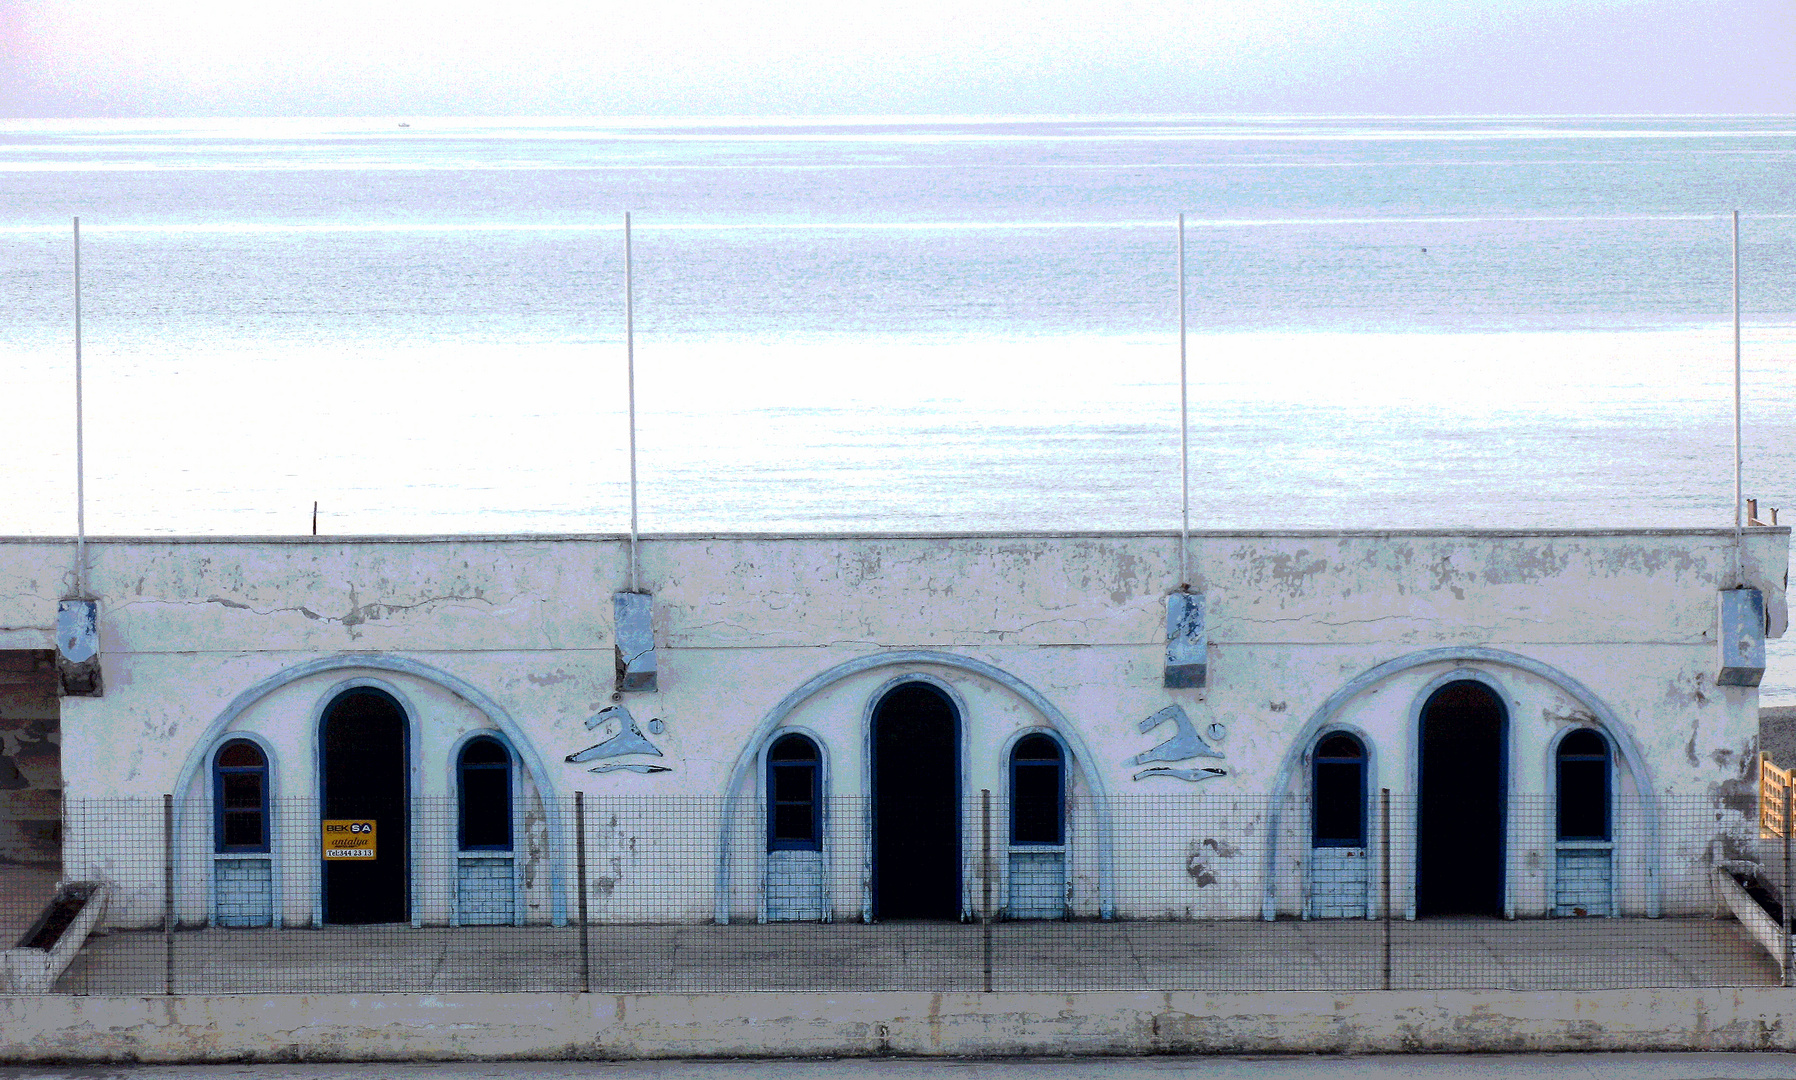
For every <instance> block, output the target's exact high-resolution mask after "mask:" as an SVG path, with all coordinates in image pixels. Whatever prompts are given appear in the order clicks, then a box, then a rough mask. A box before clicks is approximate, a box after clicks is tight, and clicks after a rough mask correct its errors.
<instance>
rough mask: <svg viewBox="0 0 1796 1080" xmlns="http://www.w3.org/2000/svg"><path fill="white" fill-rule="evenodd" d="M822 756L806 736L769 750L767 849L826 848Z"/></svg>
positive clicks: (786, 738)
mask: <svg viewBox="0 0 1796 1080" xmlns="http://www.w3.org/2000/svg"><path fill="white" fill-rule="evenodd" d="M822 798H823V755H822V754H821V753H819V752H818V750H817V744H816V743H814V742H812V741H811V740H810V739H808V738H806V737H805V736H803V735H785V736H782V737H781V738H780V740H779V741H778V742H776V743H774V744H773V745H772V746H771V747H769V748H768V750H767V850H769V851H821V850H823V822H822V815H821V814H820V813H819V812H818V811H819V805H818V804H819V803H820V802H821V800H822Z"/></svg>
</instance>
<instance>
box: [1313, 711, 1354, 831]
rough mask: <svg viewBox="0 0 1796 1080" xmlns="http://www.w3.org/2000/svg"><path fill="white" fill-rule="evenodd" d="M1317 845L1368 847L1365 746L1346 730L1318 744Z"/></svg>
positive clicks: (1316, 781) (1316, 779)
mask: <svg viewBox="0 0 1796 1080" xmlns="http://www.w3.org/2000/svg"><path fill="white" fill-rule="evenodd" d="M1315 766H1316V776H1315V808H1314V809H1315V820H1314V828H1313V830H1312V836H1311V843H1312V845H1313V846H1315V847H1319V848H1327V847H1365V846H1366V748H1365V747H1364V746H1361V745H1360V741H1359V740H1358V739H1356V738H1354V737H1353V736H1351V735H1348V734H1346V733H1345V732H1336V733H1335V734H1333V735H1329V736H1327V737H1326V738H1324V739H1323V740H1322V741H1321V742H1320V743H1319V744H1317V746H1316V758H1315Z"/></svg>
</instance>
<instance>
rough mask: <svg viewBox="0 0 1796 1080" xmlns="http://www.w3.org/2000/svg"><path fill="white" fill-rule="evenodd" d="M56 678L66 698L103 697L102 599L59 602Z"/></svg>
mask: <svg viewBox="0 0 1796 1080" xmlns="http://www.w3.org/2000/svg"><path fill="white" fill-rule="evenodd" d="M56 680H57V682H58V683H59V684H60V686H61V690H62V696H63V697H101V696H103V690H104V688H103V686H102V685H101V681H100V602H99V601H98V600H59V601H57V603H56Z"/></svg>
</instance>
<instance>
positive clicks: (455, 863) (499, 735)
mask: <svg viewBox="0 0 1796 1080" xmlns="http://www.w3.org/2000/svg"><path fill="white" fill-rule="evenodd" d="M480 738H487V739H493V740H495V741H497V742H498V744H499V745H500V746H503V747H504V748H505V752H506V753H507V754H509V755H511V841H512V846H511V848H509V849H507V851H505V852H497V853H495V852H490V851H489V852H474V853H473V854H476V855H480V856H482V857H488V858H496V857H498V856H499V855H504V854H509V855H510V856H511V893H512V906H511V910H512V925H514V926H523V925H524V867H523V865H522V860H520V859H518V857H517V841H518V837H519V836H521V835H523V819H524V810H523V803H524V778H523V768H522V766H523V757H522V755H520V754H519V753H518V748H517V747H516V746H513V745H512V742H511V738H510V737H509V736H507V735H506V734H505V733H504V732H503V731H500V730H499V729H497V728H475V729H474V730H473V731H468V732H464V733H463V734H462V736H461V737H460V738H459V739H456V740H455V742H453V743H451V744H450V746H449V754H448V761H447V763H446V764H447V765H448V767H449V790H450V791H453V792H455V812H456V823H455V843H454V844H451V845H450V847H451V849H452V850H451V853H450V856H449V862H450V866H451V870H452V874H451V877H452V878H453V880H454V882H455V884H454V886H453V889H454V895H452V896H451V897H450V901H451V905H452V906H451V908H450V911H449V925H451V926H459V925H461V856H462V851H461V752H462V751H463V750H464V749H466V748H467V745H468V744H469V743H471V742H473V741H474V740H475V739H480ZM539 798H540V796H539ZM554 818H555V814H554V812H553V810H552V809H550V807H548V806H547V805H545V806H543V820H545V821H553V820H554Z"/></svg>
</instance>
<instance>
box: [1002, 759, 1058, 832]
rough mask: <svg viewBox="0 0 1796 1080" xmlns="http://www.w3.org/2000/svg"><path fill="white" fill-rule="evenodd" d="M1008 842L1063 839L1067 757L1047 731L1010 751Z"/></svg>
mask: <svg viewBox="0 0 1796 1080" xmlns="http://www.w3.org/2000/svg"><path fill="white" fill-rule="evenodd" d="M1010 842H1011V844H1013V845H1015V844H1064V843H1066V758H1065V756H1064V755H1062V754H1061V752H1060V744H1059V743H1057V742H1055V741H1054V740H1053V739H1051V738H1049V737H1048V736H1046V735H1025V736H1024V737H1023V738H1021V739H1018V740H1017V744H1016V747H1015V748H1014V749H1012V750H1011V751H1010Z"/></svg>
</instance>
